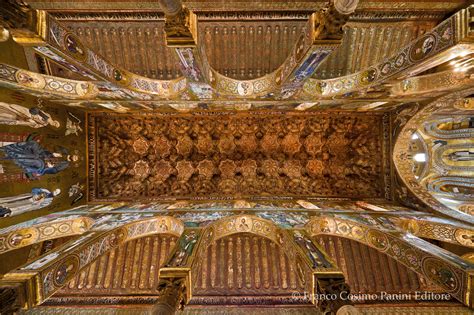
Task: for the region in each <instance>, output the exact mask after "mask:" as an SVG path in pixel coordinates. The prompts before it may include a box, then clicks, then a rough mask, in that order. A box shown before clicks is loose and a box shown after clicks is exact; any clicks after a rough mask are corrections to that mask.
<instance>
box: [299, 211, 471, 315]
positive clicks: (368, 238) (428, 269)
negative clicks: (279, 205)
mask: <svg viewBox="0 0 474 315" xmlns="http://www.w3.org/2000/svg"><path fill="white" fill-rule="evenodd" d="M306 230H307V232H308V233H309V234H310V236H317V235H332V236H338V237H343V238H348V239H352V240H355V241H357V242H360V243H362V244H365V245H367V246H369V247H372V248H375V249H376V250H378V251H379V252H382V253H384V254H386V255H388V256H389V257H391V258H393V259H395V260H397V261H398V262H400V263H402V264H403V265H405V266H407V267H408V268H409V269H411V270H413V271H414V272H416V273H418V274H421V275H422V276H424V277H426V278H427V279H429V280H431V281H432V282H434V283H436V284H437V285H439V286H440V287H442V288H443V289H444V290H446V292H448V293H450V294H451V295H452V296H453V297H454V298H456V299H457V300H458V301H460V302H461V303H464V304H465V305H467V306H472V305H473V297H472V292H471V291H472V288H470V285H469V283H471V281H472V280H473V270H474V265H472V264H471V263H469V262H467V261H465V260H463V259H462V258H460V257H458V256H456V255H454V254H452V253H450V252H448V251H446V250H443V249H441V248H439V247H437V246H435V245H433V244H431V243H428V242H426V241H424V240H422V239H420V238H418V237H416V236H414V235H412V234H405V233H402V232H395V231H387V230H381V229H379V228H376V227H373V226H369V225H366V224H363V223H360V222H358V221H355V220H349V219H342V218H337V217H330V216H321V217H315V218H313V219H312V220H310V221H309V222H308V224H307V225H306Z"/></svg>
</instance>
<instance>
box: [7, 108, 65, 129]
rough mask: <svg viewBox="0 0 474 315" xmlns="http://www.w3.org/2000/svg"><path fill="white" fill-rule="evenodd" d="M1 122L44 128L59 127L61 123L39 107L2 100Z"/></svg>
mask: <svg viewBox="0 0 474 315" xmlns="http://www.w3.org/2000/svg"><path fill="white" fill-rule="evenodd" d="M0 124H2V125H18V126H27V127H31V128H42V127H46V126H48V125H51V126H53V127H55V128H59V126H60V123H59V122H58V121H57V120H54V119H52V118H51V115H49V114H48V113H46V112H44V111H42V110H41V109H39V108H38V107H32V108H26V107H24V106H21V105H15V104H7V103H3V102H0Z"/></svg>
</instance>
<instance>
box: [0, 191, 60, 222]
mask: <svg viewBox="0 0 474 315" xmlns="http://www.w3.org/2000/svg"><path fill="white" fill-rule="evenodd" d="M59 194H61V189H56V190H54V191H53V192H51V191H49V190H47V189H45V188H33V189H32V190H31V192H29V193H25V194H21V195H17V196H12V197H4V198H0V217H7V216H14V215H19V214H22V213H25V212H29V211H34V210H38V209H41V208H44V207H47V206H49V205H50V204H51V203H52V202H53V200H54V198H55V197H56V196H58V195H59Z"/></svg>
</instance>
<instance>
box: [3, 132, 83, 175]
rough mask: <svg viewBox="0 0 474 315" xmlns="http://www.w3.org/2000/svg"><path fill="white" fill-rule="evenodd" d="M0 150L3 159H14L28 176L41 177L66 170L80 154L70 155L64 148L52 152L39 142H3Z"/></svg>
mask: <svg viewBox="0 0 474 315" xmlns="http://www.w3.org/2000/svg"><path fill="white" fill-rule="evenodd" d="M2 144H3V147H0V152H3V154H4V157H3V160H12V161H13V162H14V163H15V164H16V165H17V166H18V167H20V168H21V169H22V170H23V172H24V173H25V174H26V175H27V176H28V177H32V178H35V177H40V176H42V175H44V174H57V173H59V172H60V171H63V170H65V169H66V168H67V167H68V166H69V164H70V163H71V162H77V161H78V160H79V156H77V155H70V154H68V153H67V150H65V149H64V148H63V149H61V150H60V151H61V152H50V151H47V150H46V149H44V148H43V147H42V146H41V145H40V144H39V143H38V142H36V141H34V140H27V141H24V142H13V143H8V142H3V143H2Z"/></svg>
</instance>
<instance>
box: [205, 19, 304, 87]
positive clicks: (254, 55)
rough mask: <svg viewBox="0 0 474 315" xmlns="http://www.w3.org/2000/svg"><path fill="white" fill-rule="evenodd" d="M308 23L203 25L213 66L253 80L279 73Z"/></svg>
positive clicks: (260, 22) (222, 23)
mask: <svg viewBox="0 0 474 315" xmlns="http://www.w3.org/2000/svg"><path fill="white" fill-rule="evenodd" d="M305 25H306V21H305V20H300V21H298V20H293V21H246V22H242V21H226V22H204V23H200V38H201V40H204V42H205V47H206V53H207V55H208V58H209V61H210V63H211V66H212V67H213V68H214V69H216V70H217V71H218V72H219V73H221V74H224V75H225V76H229V77H232V78H235V79H241V80H246V79H254V78H257V77H261V76H263V75H265V74H268V73H270V72H272V71H274V70H276V69H277V68H278V67H279V66H280V65H281V64H282V63H283V62H284V61H285V59H286V58H287V57H288V56H289V55H290V51H291V49H292V48H293V46H294V44H295V43H296V40H297V39H298V36H300V35H301V33H302V32H303V28H304V26H305Z"/></svg>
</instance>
